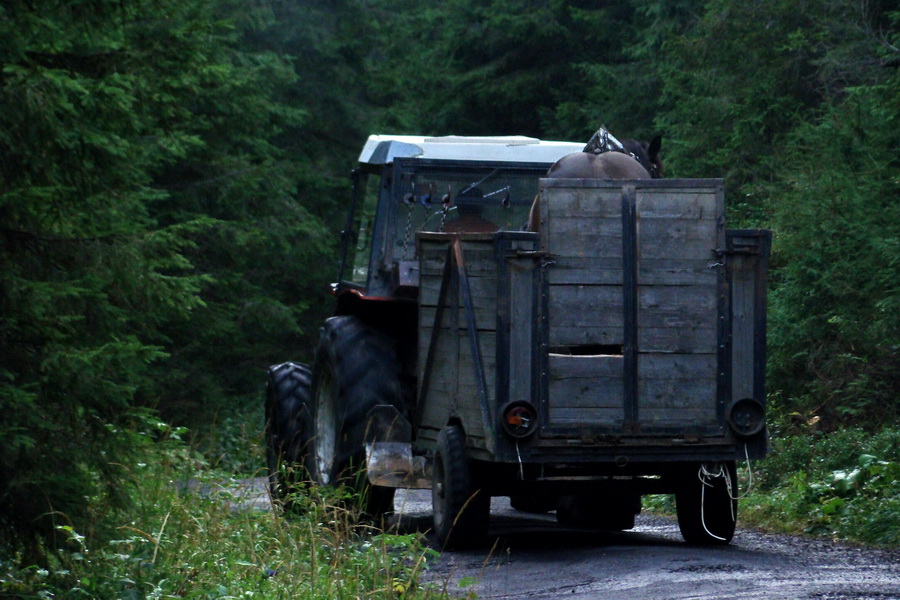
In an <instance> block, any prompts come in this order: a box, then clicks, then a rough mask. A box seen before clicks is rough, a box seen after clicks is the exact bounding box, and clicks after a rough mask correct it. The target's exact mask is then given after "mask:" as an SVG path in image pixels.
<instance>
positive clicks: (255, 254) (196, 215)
mask: <svg viewBox="0 0 900 600" xmlns="http://www.w3.org/2000/svg"><path fill="white" fill-rule="evenodd" d="M0 39H2V40H3V43H2V44H0V68H2V70H0V302H2V321H0V357H2V359H0V415H2V417H0V440H2V442H0V555H2V556H4V557H7V558H9V559H10V560H11V561H13V562H16V563H17V564H31V563H34V564H46V563H47V561H48V558H47V557H48V555H53V554H54V553H55V552H56V549H57V548H59V547H61V542H59V541H58V536H59V535H60V528H61V524H63V525H65V527H64V528H63V529H65V528H68V529H65V531H68V532H70V533H71V532H72V531H77V532H81V534H84V535H89V536H94V537H96V538H97V539H98V540H102V539H110V538H112V537H114V536H115V535H118V534H116V533H115V532H113V531H106V530H104V527H103V525H102V523H103V521H104V519H105V517H106V516H107V515H110V514H112V513H114V512H115V511H122V510H127V506H128V505H129V503H132V502H133V500H134V494H135V489H139V488H136V487H135V486H136V485H138V484H139V480H140V477H138V476H137V475H136V474H137V473H139V470H140V468H142V465H144V464H145V463H146V462H147V460H148V459H147V456H148V455H150V454H152V453H153V452H154V448H155V447H157V446H160V445H163V444H169V446H167V447H169V448H171V444H172V443H173V442H175V441H177V438H179V437H182V438H184V442H183V443H184V444H185V445H192V447H194V446H193V445H196V447H197V448H198V449H197V450H196V451H197V452H199V453H200V454H203V452H207V455H206V459H207V460H211V461H213V462H214V461H215V460H217V459H215V458H214V457H212V454H214V453H215V452H216V451H217V450H215V449H213V450H210V448H211V445H210V444H212V445H215V444H213V443H212V442H209V438H210V436H212V437H215V435H214V434H213V433H211V432H215V431H216V430H218V431H219V434H218V435H219V437H221V436H222V434H221V431H222V428H224V427H227V426H228V424H229V423H232V424H233V420H234V418H235V415H238V416H239V415H244V414H253V415H257V414H258V412H253V411H254V410H256V408H253V409H251V408H248V407H251V406H252V407H256V406H257V405H260V404H261V394H262V386H263V385H264V381H265V370H266V368H267V366H268V365H270V364H273V363H276V362H282V361H284V360H298V361H308V360H309V359H310V355H309V354H310V352H311V350H312V348H313V344H312V342H311V340H312V339H313V336H315V334H316V332H317V329H318V327H319V325H320V324H321V322H322V320H323V319H324V318H326V317H327V316H329V314H330V310H331V309H332V304H331V300H330V293H329V288H328V284H329V282H331V281H332V280H333V278H334V277H335V275H336V272H337V262H336V259H337V254H338V253H337V241H338V238H339V233H340V229H341V225H342V224H343V214H344V209H345V207H346V205H347V201H348V198H349V183H348V182H349V179H348V175H349V172H350V170H351V169H352V168H353V166H354V161H355V159H356V156H357V153H358V152H359V149H360V148H361V146H362V144H363V142H364V141H365V139H366V136H367V135H369V134H370V133H397V134H401V133H408V134H425V135H445V134H457V135H528V136H534V137H538V138H541V139H550V140H574V141H587V139H588V138H589V137H590V136H591V134H592V133H593V132H594V131H595V130H596V129H597V128H598V127H599V126H600V125H605V126H606V127H607V128H608V129H609V130H610V131H611V132H613V133H615V135H617V136H620V137H633V138H639V139H649V138H650V137H652V136H654V135H657V134H658V135H662V139H663V144H662V150H663V159H664V161H665V167H666V176H667V177H715V178H724V180H725V182H726V188H727V196H726V198H727V203H728V218H729V224H730V226H732V227H738V226H740V227H765V228H769V229H771V230H772V231H773V253H772V261H771V271H770V289H769V294H768V298H769V326H768V360H769V363H768V375H767V388H768V394H769V400H768V401H769V406H770V429H771V430H772V432H773V436H774V437H775V438H777V439H782V440H785V441H784V442H783V444H784V448H787V449H788V450H789V451H790V452H795V453H796V452H799V449H798V448H799V446H800V445H802V444H800V443H799V442H791V440H792V439H801V438H802V439H813V440H815V444H819V443H825V442H824V441H823V440H825V439H827V437H828V436H833V435H837V436H844V437H845V438H847V436H850V437H851V438H853V439H854V440H858V439H881V440H886V439H887V440H891V441H890V442H888V443H885V444H883V446H884V448H885V449H884V452H885V454H884V455H883V456H877V457H876V458H877V459H878V460H880V461H881V462H882V463H884V464H893V465H895V466H896V464H897V462H898V461H900V456H898V455H897V453H898V450H897V449H896V442H897V440H898V439H900V434H898V433H897V431H898V422H897V420H898V417H900V399H898V394H900V68H898V67H900V2H897V1H896V0H815V1H813V0H772V1H769V2H745V1H737V0H674V1H673V0H619V1H616V2H612V1H588V0H570V1H564V0H527V1H518V2H513V1H510V0H483V1H475V0H445V1H444V2H440V3H434V2H427V1H424V0H403V1H401V0H342V1H341V0H318V1H315V2H313V1H310V0H251V1H249V2H239V1H236V0H190V1H184V0H157V1H155V2H132V1H128V0H125V1H122V0H78V1H71V0H17V1H15V2H8V3H3V4H2V5H0ZM254 418H256V417H254ZM255 425H256V424H254V423H251V424H250V425H249V427H250V428H251V429H252V428H254V427H255ZM183 428H187V430H188V431H189V433H182V434H178V432H182V431H184V429H183ZM256 429H258V430H259V431H258V432H256V433H261V430H262V423H261V421H260V422H259V423H258V427H257V428H256ZM886 431H887V432H889V433H887V434H886V433H885V432H886ZM847 432H857V433H855V434H848V433H847ZM792 436H800V437H799V438H798V437H792ZM803 436H807V437H803ZM854 436H855V437H854ZM777 439H776V441H777ZM847 439H849V438H847ZM226 442H227V440H226ZM216 443H219V448H221V446H222V443H223V442H222V441H221V440H219V441H218V442H216ZM204 444H205V445H204ZM815 444H813V445H815ZM226 445H227V444H226ZM167 452H175V451H174V450H169V451H167ZM790 452H788V454H790ZM210 453H212V454H210ZM167 456H168V455H167ZM217 456H218V455H217ZM782 456H784V455H782ZM798 456H799V455H798ZM225 460H227V459H225ZM775 460H776V461H778V460H782V461H786V460H787V459H784V458H781V459H779V458H777V457H776V459H775ZM854 460H855V459H854ZM870 464H872V463H870ZM879 464H880V463H879ZM837 468H838V466H834V467H833V469H837ZM894 472H895V473H898V471H894ZM871 476H872V477H877V476H878V473H875V474H874V475H871ZM892 485H893V487H891V486H887V487H886V488H885V490H886V491H885V490H882V491H880V492H879V493H881V494H888V496H889V497H888V496H879V498H887V499H889V500H890V501H891V502H893V504H892V506H893V507H894V508H893V509H892V510H895V511H897V512H895V513H893V514H894V517H893V518H894V519H896V516H897V515H898V514H900V489H898V487H897V485H896V482H894V483H893V484H892ZM845 499H846V498H845ZM847 503H848V505H849V503H850V500H847ZM834 514H835V513H834V512H832V513H829V512H827V511H826V512H824V513H823V515H824V516H823V518H825V517H827V516H828V515H832V516H834ZM826 520H827V519H826ZM886 522H888V521H886ZM893 523H894V525H893V528H894V529H893V531H894V533H893V535H895V536H898V535H900V534H898V533H897V525H896V520H894V521H893ZM898 539H900V538H896V539H895V542H894V543H897V541H896V540H898ZM158 546H159V544H158V543H157V547H158ZM155 557H156V553H154V559H155ZM13 559H14V560H13ZM0 563H2V564H6V562H5V561H0ZM210 597H212V596H210Z"/></svg>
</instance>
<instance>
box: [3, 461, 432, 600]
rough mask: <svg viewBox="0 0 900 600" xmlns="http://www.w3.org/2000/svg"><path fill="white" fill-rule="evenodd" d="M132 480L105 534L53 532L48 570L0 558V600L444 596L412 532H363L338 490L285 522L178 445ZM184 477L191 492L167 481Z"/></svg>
mask: <svg viewBox="0 0 900 600" xmlns="http://www.w3.org/2000/svg"><path fill="white" fill-rule="evenodd" d="M248 448H250V446H249V445H248ZM250 451H251V452H255V451H253V450H250ZM260 460H261V457H260ZM257 464H259V463H257ZM235 475H237V476H244V475H247V473H245V472H240V473H237V474H235ZM135 476H136V477H135V478H136V480H137V481H139V485H138V487H136V488H135V491H134V504H133V507H132V508H131V509H129V510H128V511H127V512H123V513H119V514H117V515H115V516H114V517H113V519H114V522H113V523H111V525H112V531H113V532H114V535H112V536H105V537H104V536H100V535H91V534H90V533H89V532H82V531H76V530H74V529H73V528H71V527H70V526H67V525H61V526H60V527H59V533H60V534H61V540H62V542H61V544H60V546H61V547H60V548H59V550H60V551H58V552H54V553H52V555H51V558H50V561H49V563H48V564H45V565H43V566H40V567H38V566H28V565H26V566H24V567H23V566H20V565H19V564H18V563H19V561H20V560H21V556H11V557H2V558H0V597H15V598H57V599H64V598H65V599H69V598H71V599H82V598H97V599H106V598H110V599H112V598H116V599H125V600H130V599H134V600H137V599H156V598H191V599H204V600H210V599H219V598H221V599H226V598H229V599H230V598H234V599H237V598H241V599H243V598H266V599H276V600H277V599H281V598H284V599H287V598H291V599H295V598H299V599H319V598H321V599H327V600H335V599H343V598H348V599H349V598H354V599H356V598H366V599H369V598H371V599H389V598H390V599H394V598H398V597H400V596H402V597H403V598H408V599H425V598H429V599H430V598H443V597H445V594H444V592H443V591H442V590H441V589H440V587H439V586H431V585H426V584H425V583H424V582H423V579H422V575H423V573H424V572H425V571H426V569H427V567H428V563H429V561H431V560H433V559H434V558H435V557H436V555H437V553H436V552H434V551H433V550H430V549H428V548H427V547H426V546H425V545H424V541H423V539H422V537H421V536H420V535H418V534H412V535H399V534H396V533H391V532H385V531H383V530H380V529H378V528H375V527H374V526H373V525H372V524H370V523H367V522H366V521H364V520H362V519H361V518H360V515H358V514H355V513H354V512H353V511H352V510H351V509H348V508H346V503H343V502H341V501H340V494H341V492H340V491H338V492H336V493H335V495H334V496H331V497H322V496H319V497H316V498H312V499H306V500H305V507H306V511H305V512H304V514H302V515H300V516H292V517H291V518H289V519H286V518H284V517H283V516H282V515H280V514H278V513H276V512H273V511H261V510H251V509H245V508H241V507H240V506H239V505H236V504H235V498H234V496H233V495H232V494H229V493H223V492H221V490H223V488H224V489H227V488H228V487H229V481H231V480H232V479H231V478H232V477H234V476H233V475H230V474H228V473H225V472H223V471H221V470H215V469H211V468H210V467H209V466H208V465H207V464H206V463H204V462H203V461H201V460H199V459H198V457H197V455H196V454H194V453H192V452H191V451H190V450H189V449H188V448H187V446H186V445H183V444H180V443H168V444H165V445H163V447H160V448H156V449H155V450H154V451H153V456H152V457H150V458H149V459H148V461H147V463H146V464H145V465H144V466H142V467H141V471H140V472H139V473H135ZM187 480H190V481H191V482H192V483H193V484H194V485H191V486H184V485H177V482H184V481H187ZM198 490H205V493H200V492H199V491H198ZM217 490H219V491H217Z"/></svg>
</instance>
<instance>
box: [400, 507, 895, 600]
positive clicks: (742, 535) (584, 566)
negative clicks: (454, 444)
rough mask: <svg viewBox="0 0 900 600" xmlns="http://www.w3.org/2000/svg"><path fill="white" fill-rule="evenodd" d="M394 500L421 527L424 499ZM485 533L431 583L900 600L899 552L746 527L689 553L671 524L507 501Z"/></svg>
mask: <svg viewBox="0 0 900 600" xmlns="http://www.w3.org/2000/svg"><path fill="white" fill-rule="evenodd" d="M398 496H399V497H398V498H397V501H396V507H397V509H398V510H399V511H400V512H401V516H400V517H399V524H400V525H401V526H402V527H418V528H426V527H427V526H428V523H429V520H430V515H431V499H430V493H429V492H424V493H423V492H412V493H409V494H399V495H398ZM490 534H491V542H492V543H495V546H494V548H493V549H490V548H485V549H482V550H473V551H465V552H445V553H444V554H443V555H442V556H441V559H440V561H438V563H437V564H436V565H435V566H433V567H432V571H431V577H432V578H433V580H435V581H438V582H441V583H442V584H444V585H446V586H447V589H448V590H449V591H451V592H452V594H453V595H456V596H460V597H465V596H466V594H468V593H470V592H472V593H474V594H477V598H480V599H483V598H498V599H503V600H518V599H526V598H527V599H528V600H544V599H546V600H550V599H554V600H555V599H559V598H566V599H571V600H587V599H596V598H602V599H603V600H618V599H620V598H621V599H628V600H644V599H663V598H664V599H676V598H677V599H682V598H683V599H687V598H690V599H699V598H722V599H725V598H728V599H731V598H735V599H747V598H766V599H776V600H781V599H784V600H788V599H790V600H794V599H800V598H803V599H806V598H809V599H821V600H850V599H877V600H890V599H892V600H900V552H888V551H880V550H871V549H862V548H852V547H849V546H844V545H839V544H834V543H831V542H827V541H813V540H808V539H804V538H798V537H790V536H781V535H771V534H761V533H757V532H754V531H746V530H741V531H739V532H738V534H737V535H736V536H735V541H734V542H733V543H732V544H731V545H730V546H727V547H725V548H694V547H691V546H687V545H686V544H684V542H682V540H681V535H680V534H679V532H678V526H677V524H676V523H675V522H674V521H672V520H669V519H665V518H660V517H653V516H646V515H641V516H639V517H638V523H637V527H636V528H635V529H634V530H632V531H628V532H622V533H614V534H612V533H597V532H585V531H578V530H571V529H563V528H560V527H559V526H557V525H556V521H555V518H554V517H553V515H552V514H551V515H539V516H535V515H528V514H524V513H519V512H517V511H514V510H512V509H511V508H510V507H509V503H508V501H507V499H506V498H494V500H493V502H492V505H491V529H490Z"/></svg>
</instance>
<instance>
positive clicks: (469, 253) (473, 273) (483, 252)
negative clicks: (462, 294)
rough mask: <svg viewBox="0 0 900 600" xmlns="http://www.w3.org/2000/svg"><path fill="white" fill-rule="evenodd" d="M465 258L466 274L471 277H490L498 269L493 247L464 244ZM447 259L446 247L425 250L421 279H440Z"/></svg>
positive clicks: (422, 256)
mask: <svg viewBox="0 0 900 600" xmlns="http://www.w3.org/2000/svg"><path fill="white" fill-rule="evenodd" d="M463 257H464V258H465V261H466V273H468V274H469V276H470V277H478V276H489V274H490V273H493V272H495V271H496V269H497V264H496V261H495V258H494V249H493V246H487V247H485V245H484V244H479V245H478V246H474V245H472V244H463ZM446 258H447V247H446V245H444V246H441V247H437V248H435V249H434V250H431V249H425V250H423V252H422V254H421V255H420V277H426V276H437V277H440V276H441V274H442V273H443V270H444V261H445V259H446Z"/></svg>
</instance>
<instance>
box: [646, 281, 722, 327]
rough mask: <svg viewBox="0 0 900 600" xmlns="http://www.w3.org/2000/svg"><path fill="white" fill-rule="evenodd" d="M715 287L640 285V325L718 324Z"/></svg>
mask: <svg viewBox="0 0 900 600" xmlns="http://www.w3.org/2000/svg"><path fill="white" fill-rule="evenodd" d="M717 307H718V299H717V297H716V287H715V286H699V285H698V286H653V285H649V286H640V287H639V289H638V324H639V327H672V328H676V329H697V328H703V327H709V328H715V327H716V322H717V321H716V317H717V315H716V312H717Z"/></svg>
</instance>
